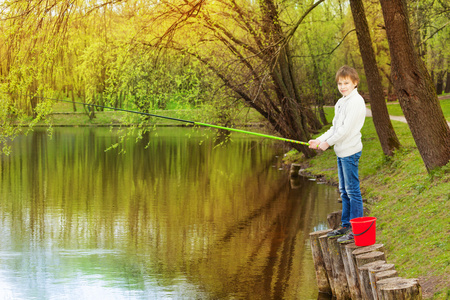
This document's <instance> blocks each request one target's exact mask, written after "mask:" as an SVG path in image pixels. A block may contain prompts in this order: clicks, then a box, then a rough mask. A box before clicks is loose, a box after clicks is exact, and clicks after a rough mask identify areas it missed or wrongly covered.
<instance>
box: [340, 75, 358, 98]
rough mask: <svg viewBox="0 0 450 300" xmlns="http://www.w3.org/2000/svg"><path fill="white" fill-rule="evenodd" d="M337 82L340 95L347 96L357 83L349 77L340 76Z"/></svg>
mask: <svg viewBox="0 0 450 300" xmlns="http://www.w3.org/2000/svg"><path fill="white" fill-rule="evenodd" d="M337 84H338V89H339V92H341V94H342V96H348V95H349V94H350V93H351V92H352V91H353V90H354V89H355V87H356V86H357V85H358V83H356V82H353V81H352V80H351V78H350V77H340V78H339V79H338V82H337Z"/></svg>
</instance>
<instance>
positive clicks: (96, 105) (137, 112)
mask: <svg viewBox="0 0 450 300" xmlns="http://www.w3.org/2000/svg"><path fill="white" fill-rule="evenodd" d="M36 97H39V98H41V99H47V100H53V101H59V102H67V103H75V104H81V105H87V106H94V107H99V108H106V109H112V110H115V111H123V112H127V113H133V114H138V115H143V116H148V117H155V118H161V119H167V120H172V121H178V122H183V123H188V124H191V125H197V126H203V127H211V128H216V129H222V130H227V131H234V132H239V133H244V134H251V135H256V136H259V137H264V138H269V139H274V140H279V141H283V142H288V143H294V144H300V145H305V146H309V144H308V143H306V142H301V141H297V140H292V139H286V138H283V137H278V136H274V135H268V134H263V133H258V132H253V131H247V130H242V129H236V128H230V127H224V126H218V125H212V124H207V123H202V122H195V121H190V120H183V119H178V118H172V117H167V116H161V115H155V114H151V113H146V112H140V111H135V110H129V109H123V108H115V107H110V106H104V105H98V104H91V103H83V102H77V101H71V100H63V99H54V98H44V97H41V96H36Z"/></svg>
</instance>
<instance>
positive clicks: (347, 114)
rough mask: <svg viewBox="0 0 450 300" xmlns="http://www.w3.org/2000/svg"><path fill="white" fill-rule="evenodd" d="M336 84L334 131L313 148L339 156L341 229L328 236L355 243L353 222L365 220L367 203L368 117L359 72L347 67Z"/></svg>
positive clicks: (323, 136)
mask: <svg viewBox="0 0 450 300" xmlns="http://www.w3.org/2000/svg"><path fill="white" fill-rule="evenodd" d="M336 82H337V85H338V89H339V92H340V93H341V94H342V96H343V97H342V98H341V99H339V100H338V102H337V103H336V105H335V106H334V109H335V115H334V118H333V124H332V126H331V128H330V129H329V130H328V131H327V132H325V133H324V134H323V135H321V136H320V137H318V138H317V139H315V140H310V141H309V148H312V149H320V150H323V151H325V150H326V149H328V147H330V146H333V145H334V151H335V153H336V156H337V164H338V176H339V192H340V193H341V198H342V216H341V220H342V223H341V226H342V227H341V228H339V229H336V230H334V231H331V232H329V233H328V236H329V237H339V238H338V240H337V241H338V242H340V243H342V242H344V241H351V240H353V232H352V227H351V224H350V220H351V219H354V218H359V217H362V216H363V201H362V197H361V190H360V187H359V176H358V163H359V158H360V157H361V151H362V147H363V146H362V142H361V128H362V126H363V125H364V119H365V117H366V106H365V103H364V99H363V98H362V97H361V95H360V94H359V93H358V89H357V86H358V83H359V76H358V72H357V71H356V70H355V69H354V68H351V67H348V66H343V67H341V68H340V69H339V70H338V71H337V73H336Z"/></svg>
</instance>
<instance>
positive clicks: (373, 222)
mask: <svg viewBox="0 0 450 300" xmlns="http://www.w3.org/2000/svg"><path fill="white" fill-rule="evenodd" d="M375 221H376V220H373V221H372V224H370V226H369V227H368V228H367V229H366V230H364V232H361V233H358V234H353V235H354V236H360V235H363V234H364V233H366V232H367V231H369V229H370V227H372V225H373V224H375Z"/></svg>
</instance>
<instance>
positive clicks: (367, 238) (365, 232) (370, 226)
mask: <svg viewBox="0 0 450 300" xmlns="http://www.w3.org/2000/svg"><path fill="white" fill-rule="evenodd" d="M376 222H377V218H375V217H361V218H354V219H351V220H350V223H351V224H352V230H353V235H354V238H355V245H356V246H360V247H362V246H370V245H373V244H375V239H376Z"/></svg>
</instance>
